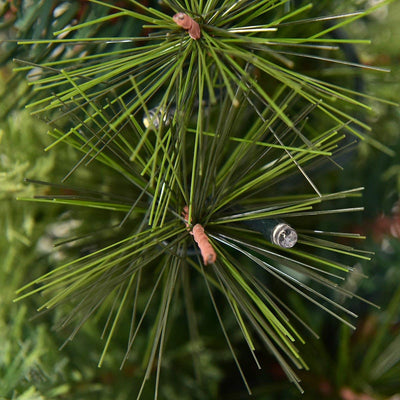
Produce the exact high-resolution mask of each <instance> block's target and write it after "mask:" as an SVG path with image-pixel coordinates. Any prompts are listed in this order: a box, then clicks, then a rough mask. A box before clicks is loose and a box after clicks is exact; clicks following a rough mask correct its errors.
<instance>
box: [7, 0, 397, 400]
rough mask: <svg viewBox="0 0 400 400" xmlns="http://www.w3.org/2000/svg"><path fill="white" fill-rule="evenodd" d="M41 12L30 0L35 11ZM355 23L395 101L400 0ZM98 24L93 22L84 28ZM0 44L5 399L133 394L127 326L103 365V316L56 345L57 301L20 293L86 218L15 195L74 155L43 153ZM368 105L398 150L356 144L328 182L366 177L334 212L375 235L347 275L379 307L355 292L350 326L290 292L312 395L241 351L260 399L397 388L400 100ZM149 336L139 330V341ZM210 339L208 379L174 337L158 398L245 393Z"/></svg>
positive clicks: (53, 176) (328, 185) (386, 393)
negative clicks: (304, 335)
mask: <svg viewBox="0 0 400 400" xmlns="http://www.w3.org/2000/svg"><path fill="white" fill-rule="evenodd" d="M7 3H9V4H7ZM17 3H18V2H8V1H4V0H3V1H0V8H1V7H4V10H3V11H4V14H3V17H2V18H3V19H2V21H3V22H2V24H1V25H0V30H1V31H0V35H1V36H0V39H5V38H9V37H10V36H13V35H20V36H21V35H22V37H23V35H24V34H25V33H26V34H31V33H32V32H31V30H32V29H33V28H30V29H28V30H27V31H26V32H25V31H24V28H25V27H26V26H28V25H29V24H28V22H27V20H23V21H21V20H18V19H15V20H13V18H12V8H10V7H11V6H10V4H11V5H12V4H16V5H15V6H19V5H20V3H18V4H17ZM26 3H27V4H28V5H29V2H26ZM47 3H49V2H47ZM47 3H46V2H45V1H40V2H39V1H38V2H36V3H35V2H33V3H32V5H35V4H36V5H37V6H39V5H41V6H42V7H43V8H44V9H46V7H47V6H48V4H47ZM60 3H61V2H60ZM72 3H73V4H74V6H76V8H75V9H74V12H75V13H79V10H82V7H86V4H85V2H79V1H77V2H72ZM344 3H345V2H343V1H342V2H341V1H335V2H330V3H329V11H330V12H333V11H336V10H337V12H340V11H341V10H342V9H343V8H346V9H347V8H348V7H349V4H347V2H346V4H344ZM366 3H370V4H372V3H375V2H373V1H369V2H366V1H354V2H352V4H353V7H354V8H355V9H357V8H358V7H362V6H364V5H365V4H366ZM49 4H50V3H49ZM25 5H26V4H25ZM80 7H81V8H80ZM10 10H11V11H10ZM36 12H41V13H42V12H43V10H36ZM71 12H72V11H71ZM92 12H93V13H95V14H96V12H97V11H96V10H94V11H92ZM6 13H8V14H6ZM7 15H8V20H7V18H6V17H7ZM34 15H35V14H34V12H33V11H32V14H31V15H30V18H31V19H32V21H33V16H34ZM49 15H50V14H49ZM50 17H51V15H50ZM50 17H49V18H50ZM26 18H28V17H26ZM32 21H31V23H32V24H33V22H32ZM6 22H7V23H6ZM24 24H25V25H24ZM27 24H28V25H27ZM29 26H31V25H29ZM38 29H39V28H38ZM41 29H43V26H42V27H41ZM104 29H110V30H112V29H116V28H115V27H104ZM347 33H348V35H349V36H351V37H358V38H371V39H372V44H371V45H368V46H366V45H363V46H361V45H360V46H358V47H357V49H356V50H357V53H358V56H359V58H360V59H361V61H362V62H363V63H365V64H369V65H374V66H382V67H389V68H390V69H391V73H387V74H382V73H373V74H371V73H369V74H365V75H363V80H364V85H365V91H366V92H367V93H369V94H372V95H374V96H377V97H380V98H384V99H388V100H392V101H395V102H399V101H400V45H399V43H400V1H397V2H396V1H395V2H393V3H392V4H391V5H390V6H389V7H384V8H382V9H381V10H379V11H378V12H376V13H374V14H373V15H371V16H369V17H368V18H367V19H364V20H362V21H359V22H357V23H356V24H353V25H351V26H350V27H349V28H348V30H347ZM93 34H95V33H93V32H87V35H88V36H90V35H93ZM119 34H121V33H120V32H119ZM0 51H1V52H2V53H1V56H2V62H3V64H2V66H1V67H0V68H1V69H0V93H1V102H0V117H1V120H0V199H1V207H0V221H1V222H0V223H1V232H2V235H1V239H0V399H7V400H8V399H19V400H22V399H24V400H28V399H29V400H33V399H46V400H47V399H92V398H93V399H94V398H96V399H115V400H117V399H118V400H119V399H121V400H123V399H131V398H135V396H136V393H137V387H138V384H139V382H140V378H141V374H140V373H138V371H139V370H140V367H141V366H140V360H139V359H136V360H135V359H133V360H132V361H131V362H130V363H129V364H128V366H127V367H125V368H124V369H123V370H122V371H120V369H119V364H120V361H121V359H122V357H123V353H124V350H125V346H126V343H125V340H126V339H125V337H124V335H122V334H121V335H118V334H117V335H116V339H115V340H114V344H113V346H112V348H111V349H110V351H109V353H108V356H107V358H106V362H105V364H104V366H103V367H102V368H101V369H99V368H97V362H98V360H99V357H100V354H101V351H102V341H101V339H99V336H100V334H101V332H100V330H101V326H102V325H101V323H100V322H99V321H98V320H97V319H96V318H94V319H92V320H90V321H89V322H88V323H86V324H85V325H84V326H83V327H82V329H81V332H80V333H79V334H78V336H77V337H76V339H75V340H74V341H72V342H70V343H68V345H67V346H66V347H64V348H63V349H62V350H60V351H59V350H58V348H59V347H60V346H61V345H62V344H63V342H64V340H65V338H66V337H68V333H69V332H62V331H61V332H59V331H57V332H55V331H54V330H53V329H52V326H53V324H54V322H55V321H56V320H57V312H53V313H49V314H44V315H41V316H38V315H37V313H36V311H35V310H36V308H37V307H38V304H39V303H40V299H38V298H35V297H32V298H29V299H28V300H26V301H23V302H19V303H14V302H13V299H14V298H15V290H16V289H17V288H19V287H21V286H22V285H24V284H26V283H27V282H29V281H30V280H33V279H34V278H35V277H37V276H39V275H40V274H42V273H45V272H46V271H47V270H48V269H49V268H50V267H51V266H52V265H55V264H56V263H57V262H58V261H60V260H62V259H65V258H66V257H68V254H64V253H63V251H61V250H58V249H57V248H56V249H55V248H53V246H52V243H53V241H54V240H57V239H63V238H66V237H68V236H69V235H71V234H73V232H74V229H75V227H76V226H78V225H79V224H80V223H81V222H80V218H79V215H74V216H73V217H72V218H71V214H70V211H69V210H68V209H67V208H64V207H61V206H52V207H43V206H41V205H37V204H33V203H24V202H20V201H16V197H18V196H25V197H29V196H32V195H33V194H34V193H36V194H37V190H38V189H37V188H33V186H32V185H31V184H26V183H24V181H23V180H24V178H38V179H41V180H45V181H57V180H58V179H59V176H60V175H62V174H63V172H64V167H63V164H64V161H65V160H69V162H70V161H71V160H73V159H74V157H75V155H74V154H73V152H71V151H70V150H68V149H67V148H65V147H60V148H58V147H56V148H55V149H54V150H52V151H51V152H49V153H44V151H43V149H44V148H45V147H46V145H47V144H49V143H50V139H49V138H48V137H47V136H46V134H45V133H46V131H47V127H46V124H44V123H43V122H41V121H39V120H37V119H34V118H33V117H31V116H30V115H29V113H28V112H27V111H25V110H24V109H23V107H21V106H22V105H23V104H24V103H25V102H26V101H27V100H28V99H29V96H30V94H29V91H28V88H27V86H26V82H25V80H24V79H17V78H16V77H15V76H14V75H13V73H12V68H13V66H14V65H13V63H12V62H10V58H12V57H18V58H23V57H24V54H23V53H22V50H20V49H18V48H16V47H15V46H14V45H10V44H2V45H1V47H0ZM19 52H21V54H19ZM25 55H26V54H25ZM38 57H39V58H40V55H38ZM369 104H370V105H371V107H372V111H371V112H370V113H369V114H368V115H367V116H365V118H367V122H368V123H369V124H370V125H371V127H372V135H373V136H374V137H375V138H377V139H378V140H379V141H381V142H382V143H384V144H385V145H387V146H388V147H389V148H391V149H392V150H393V151H394V153H395V156H393V157H391V156H389V155H387V154H385V153H384V152H380V151H379V150H376V149H374V148H372V147H371V146H369V145H367V144H365V143H360V144H359V145H358V147H357V148H356V149H355V150H354V151H353V152H351V153H350V154H349V155H348V159H347V161H346V165H345V172H344V173H337V172H330V171H327V172H326V174H325V175H324V188H325V189H326V190H334V189H345V188H349V187H358V186H364V187H365V192H364V197H363V200H362V201H363V205H364V206H365V212H364V213H362V215H359V216H358V220H357V221H355V220H354V219H351V220H346V218H341V219H340V220H338V221H335V223H336V224H337V225H338V226H341V227H342V228H343V229H345V230H347V231H354V232H360V233H363V234H365V235H366V236H367V240H366V241H365V242H364V243H363V244H362V247H363V248H364V249H365V250H368V251H374V252H375V253H376V255H375V256H374V257H373V260H372V261H371V262H361V263H359V264H357V265H355V266H354V267H355V268H356V269H357V270H358V271H362V272H363V273H364V274H366V275H368V279H362V280H360V279H358V278H357V275H355V276H353V277H350V278H349V280H348V281H347V282H346V285H348V287H351V288H352V289H357V294H359V295H360V296H362V297H365V298H367V299H368V300H369V301H371V302H373V303H375V304H378V305H379V306H380V307H381V309H380V310H377V309H376V308H374V307H372V306H369V305H365V304H364V303H362V304H361V303H358V302H357V301H353V302H352V304H351V308H352V309H353V310H355V312H356V313H358V314H359V319H358V322H357V326H358V329H357V331H356V332H354V333H353V332H351V331H350V330H349V329H348V328H346V327H342V326H340V324H339V323H337V322H336V321H333V320H332V318H331V317H329V315H327V314H324V313H323V312H322V311H318V312H316V311H315V309H312V310H309V309H308V308H307V306H306V305H304V304H303V303H302V302H300V301H299V300H298V299H297V298H296V297H294V296H293V298H290V301H291V304H292V306H293V307H294V308H295V309H296V310H297V312H298V313H299V314H300V315H301V316H302V317H303V318H304V319H305V320H306V321H307V322H309V323H310V325H311V326H312V327H313V328H314V329H315V331H316V332H317V333H318V334H319V335H320V337H321V338H320V339H319V340H316V339H314V338H311V337H310V338H309V340H308V342H307V343H306V345H304V346H303V348H302V349H301V351H302V352H303V354H304V355H305V359H306V360H307V362H308V363H309V366H310V371H309V372H304V373H302V375H301V377H302V379H303V387H304V389H305V394H304V395H300V394H299V393H298V392H296V390H295V389H294V388H293V387H291V385H290V384H289V383H288V382H286V379H285V377H284V376H283V374H282V372H281V370H280V368H279V367H278V365H277V364H276V362H275V361H274V360H273V359H272V358H270V356H269V355H264V357H265V359H264V360H263V365H264V369H263V370H262V371H257V370H254V371H253V369H252V367H250V366H249V367H248V366H247V365H246V361H245V362H244V366H245V369H246V370H248V374H249V375H250V378H249V381H250V384H251V387H252V388H253V390H254V395H253V397H252V398H253V399H257V400H259V399H260V400H261V399H293V398H304V399H343V400H352V399H353V400H368V399H369V400H371V399H392V400H395V399H399V398H400V291H399V282H400V201H399V193H400V156H399V155H400V109H399V108H397V107H394V106H390V105H385V104H383V103H380V102H377V101H374V100H370V101H369ZM43 190H44V189H43ZM128 322H129V321H128ZM177 323H178V324H179V321H177ZM182 323H183V322H182ZM213 323H214V322H213ZM127 329H129V328H128V326H127ZM145 341H146V336H145V335H144V334H143V337H141V338H140V339H139V342H142V343H143V342H145ZM207 341H208V343H209V348H206V349H203V350H204V351H203V355H202V367H203V368H204V369H205V371H207V372H206V375H207V381H206V382H203V383H202V384H201V385H199V384H198V383H197V382H195V380H194V378H193V377H192V374H191V372H190V368H191V361H190V351H191V350H192V349H191V347H190V346H191V345H182V344H178V345H177V347H176V348H174V350H173V351H171V350H169V351H168V352H167V353H166V356H165V368H164V369H165V371H164V372H163V383H162V391H161V394H160V398H163V399H164V398H165V399H204V400H205V399H227V400H228V399H229V400H234V399H247V398H249V397H248V395H247V393H246V391H245V389H244V387H243V385H242V384H241V382H240V379H239V378H238V373H237V371H236V369H235V366H234V364H233V362H232V361H231V358H230V355H229V352H228V350H227V349H226V345H225V343H224V341H223V338H214V337H213V336H212V335H210V337H209V338H207ZM238 346H239V354H241V353H244V352H245V350H246V349H241V348H240V345H238ZM247 367H248V368H247ZM148 388H149V392H148V393H147V392H145V393H144V395H143V398H144V399H150V398H152V396H153V395H152V393H151V385H148ZM396 396H397V397H396Z"/></svg>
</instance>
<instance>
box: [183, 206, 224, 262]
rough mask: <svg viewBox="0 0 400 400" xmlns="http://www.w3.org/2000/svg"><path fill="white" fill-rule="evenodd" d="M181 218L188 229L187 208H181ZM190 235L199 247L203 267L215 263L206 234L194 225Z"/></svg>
mask: <svg viewBox="0 0 400 400" xmlns="http://www.w3.org/2000/svg"><path fill="white" fill-rule="evenodd" d="M182 216H183V218H184V219H185V224H186V227H187V228H188V229H190V227H189V221H188V219H189V208H188V206H185V207H183V211H182ZM190 234H191V235H193V239H194V240H195V242H196V243H197V246H199V249H200V253H201V256H202V257H203V263H204V265H208V264H212V263H215V261H216V260H217V253H216V252H215V250H214V247H212V244H211V243H210V241H209V239H208V236H207V234H206V233H205V232H204V228H203V227H202V225H200V224H196V225H195V226H194V227H193V229H192V230H191V231H190Z"/></svg>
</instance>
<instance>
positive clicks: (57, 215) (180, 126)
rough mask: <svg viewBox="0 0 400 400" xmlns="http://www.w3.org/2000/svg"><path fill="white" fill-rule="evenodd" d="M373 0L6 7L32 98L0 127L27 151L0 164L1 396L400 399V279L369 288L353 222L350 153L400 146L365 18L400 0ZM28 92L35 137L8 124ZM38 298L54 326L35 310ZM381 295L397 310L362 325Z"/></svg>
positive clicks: (9, 37) (14, 53)
mask: <svg viewBox="0 0 400 400" xmlns="http://www.w3.org/2000/svg"><path fill="white" fill-rule="evenodd" d="M50 3H51V4H50ZM357 4H358V3H357V2H354V4H353V2H349V3H346V4H344V3H343V2H339V1H338V2H336V1H335V2H332V3H330V4H329V7H327V6H326V4H325V6H324V5H322V4H321V3H319V2H315V4H314V3H313V2H302V1H287V0H282V1H274V0H263V1H253V0H243V1H230V0H221V1H216V0H210V1H203V0H190V1H189V0H185V1H177V0H164V1H162V2H150V1H149V2H138V1H134V0H130V1H122V2H103V1H98V0H90V1H65V2H57V1H55V2H46V1H40V2H37V3H35V4H34V5H32V4H31V3H30V2H29V1H27V2H23V1H21V2H18V1H16V2H12V1H11V2H6V4H4V5H2V7H3V10H2V13H3V20H4V22H3V24H2V25H1V27H0V29H1V30H2V32H3V33H2V35H3V37H4V38H5V39H6V40H5V41H4V43H3V44H2V48H3V49H5V50H6V51H5V52H4V56H3V61H9V60H10V58H11V57H13V58H15V60H14V61H15V67H14V69H13V72H12V73H11V72H10V71H9V69H5V70H4V71H7V76H6V77H5V81H6V85H5V88H4V89H3V92H4V93H5V94H4V98H5V99H10V95H9V94H6V92H7V90H9V88H10V87H11V88H13V89H14V88H15V91H16V92H17V93H19V95H18V96H14V98H13V99H12V100H11V101H10V102H8V104H7V105H6V106H5V107H2V115H4V116H7V118H8V119H7V121H11V122H7V124H8V125H7V124H6V125H5V128H3V131H2V132H3V136H5V135H8V138H7V143H10V144H11V143H12V145H13V146H19V145H18V144H17V142H18V140H19V138H18V139H17V136H16V135H18V133H17V132H18V130H21V131H24V134H25V135H26V140H27V143H29V142H32V143H33V145H32V146H26V147H22V146H21V147H18V148H19V150H18V152H16V153H15V154H13V157H11V158H10V156H7V157H8V158H7V157H6V158H3V159H2V166H3V168H5V170H6V171H7V172H6V174H5V175H4V177H5V180H4V182H5V186H4V190H2V193H5V196H6V197H7V207H10V210H11V211H9V212H7V214H4V217H5V221H6V223H5V226H6V232H7V235H8V236H7V241H8V243H13V245H12V246H11V247H10V250H7V252H8V253H9V254H10V255H9V256H8V259H9V261H8V262H7V263H6V264H5V265H6V267H5V269H4V271H5V272H4V273H5V274H6V275H5V276H8V275H10V276H11V275H12V276H13V277H14V278H13V279H15V283H16V284H14V285H12V286H13V290H16V291H17V294H16V296H15V299H14V300H16V301H17V305H13V310H16V311H15V319H11V320H10V321H7V318H8V317H6V316H4V317H2V318H3V319H2V324H3V325H4V327H5V328H4V330H3V332H4V341H5V342H6V343H7V346H8V347H6V351H5V352H4V353H3V356H2V366H1V367H2V369H3V371H6V373H5V377H4V378H3V381H2V391H3V392H4V394H3V393H0V395H2V396H4V398H7V399H8V398H18V399H23V398H27V399H33V398H61V397H64V398H65V397H66V396H67V397H68V398H91V397H95V398H99V397H100V398H104V399H106V398H110V397H111V396H112V397H117V398H121V399H124V398H132V396H133V397H134V398H145V399H147V398H155V399H157V398H159V399H162V398H165V399H172V398H177V397H179V398H182V399H185V398H187V399H210V398H229V399H233V398H246V397H245V395H243V392H247V396H248V394H251V393H252V392H253V391H254V394H255V396H259V398H265V396H269V397H268V398H275V396H277V398H283V397H282V396H285V395H289V396H292V398H293V397H296V396H300V393H301V392H303V386H306V394H305V396H309V398H315V397H312V396H325V397H327V398H337V397H335V396H340V398H343V399H344V400H347V399H350V398H354V399H357V398H361V396H363V395H364V396H370V398H381V397H379V396H390V395H392V394H394V393H398V391H399V388H398V384H397V383H396V379H395V378H394V377H395V376H396V374H397V371H398V361H399V357H398V356H397V355H396V354H398V351H399V339H398V332H396V331H393V330H392V331H391V330H390V329H393V324H394V323H395V321H396V318H397V317H398V313H397V309H398V303H399V294H398V290H397V291H396V290H392V292H393V294H392V298H391V301H390V302H389V305H388V306H387V311H385V312H384V313H383V314H380V311H374V310H376V309H377V308H379V307H378V306H377V305H376V304H374V303H375V302H374V301H371V300H370V298H369V297H370V295H371V293H372V292H373V291H372V290H364V291H363V290H359V291H357V292H356V289H357V286H359V283H358V282H360V281H361V280H362V279H363V278H364V277H365V274H364V272H363V271H362V270H360V267H359V265H364V264H365V263H366V264H367V265H368V262H369V261H370V260H371V258H372V257H373V254H374V251H371V250H375V248H374V249H371V248H368V247H367V246H365V247H363V245H362V242H363V239H365V235H364V232H360V231H359V230H358V229H353V228H354V226H355V225H356V222H354V225H353V227H351V226H350V224H349V221H351V219H350V218H352V221H356V217H351V216H352V215H353V214H360V213H361V212H362V211H363V207H362V202H361V195H362V192H363V189H364V188H363V185H364V184H365V183H364V182H351V185H353V186H351V185H349V183H350V182H349V181H350V179H348V181H347V183H346V184H345V185H340V184H338V183H337V181H338V177H339V176H340V175H343V172H342V170H343V169H344V170H345V171H346V170H348V169H350V170H351V169H352V168H354V167H353V163H354V162H356V161H355V160H354V155H352V154H354V151H355V150H354V149H355V148H357V147H359V148H361V149H364V152H365V154H366V153H368V152H370V151H372V150H370V149H374V150H373V151H374V152H375V153H374V154H377V153H378V152H379V154H384V157H387V158H388V157H389V156H393V155H395V153H396V151H395V147H394V146H390V145H388V143H386V142H385V140H379V139H382V137H381V138H380V137H379V136H378V137H376V135H374V132H373V129H372V127H373V123H371V115H373V112H374V110H375V108H374V107H377V108H378V109H379V108H380V109H381V110H383V109H387V110H389V111H388V112H394V113H396V112H397V111H398V110H397V108H396V107H397V104H396V100H397V99H396V98H395V96H394V98H393V96H392V97H391V96H386V93H381V92H378V91H377V90H375V91H372V93H369V92H368V91H367V87H368V86H369V85H370V82H374V81H379V79H382V80H383V79H384V78H381V76H385V75H386V76H387V75H388V74H389V68H387V66H386V65H375V63H373V62H369V63H367V62H364V61H363V54H365V53H363V52H362V51H361V52H358V51H357V49H358V47H357V46H368V45H369V40H368V39H366V38H365V37H364V35H362V36H363V37H357V33H356V32H357V29H355V28H354V26H356V27H360V26H362V24H364V23H365V24H367V25H368V20H369V19H370V18H373V16H374V15H375V14H376V13H377V12H379V11H380V10H388V9H389V8H390V9H391V7H393V9H396V8H395V5H396V3H395V2H393V1H387V0H386V1H381V2H379V3H378V4H373V5H370V4H367V3H363V4H362V8H363V9H362V10H361V11H360V8H359V7H358V8H357V7H356V6H357ZM49 5H51V7H49ZM328 11H329V12H328ZM35 16H36V17H37V16H40V18H34V17H35ZM370 23H372V22H370ZM25 76H26V78H25ZM25 79H27V80H28V84H26V82H25ZM9 85H11V86H9ZM23 105H26V108H27V109H28V111H29V112H30V114H31V116H30V117H29V119H28V118H27V121H29V123H30V124H32V126H33V125H35V131H34V132H33V131H32V130H31V128H26V130H24V129H23V127H22V125H21V126H19V127H17V126H15V125H13V126H11V125H12V124H15V122H12V121H15V120H17V121H18V118H25V117H24V116H25V115H26V114H24V113H23V112H22V111H21V110H19V107H21V106H23ZM393 110H396V111H393ZM25 112H26V111H25ZM33 118H35V119H33ZM36 120H39V121H40V124H38V123H37V122H33V121H36ZM44 122H45V123H47V127H46V128H44V125H42V123H43V124H44ZM10 124H11V125H10ZM36 124H38V125H37V126H36ZM45 131H47V133H48V136H47V137H44V135H43V133H45ZM39 132H40V133H39ZM24 137H25V136H24ZM2 140H4V139H3V138H2ZM397 143H398V142H397ZM366 146H368V147H366ZM9 148H11V145H10V146H9ZM38 148H40V149H43V148H44V150H45V153H41V154H40V155H39V153H40V151H41V150H40V151H39V150H38ZM366 149H368V150H366ZM5 154H12V151H11V150H8V151H6V152H5ZM357 162H360V161H357ZM361 162H363V161H361ZM396 171H397V169H396V166H395V165H394V166H391V167H390V168H388V169H387V171H386V175H387V178H386V179H393V176H396V173H397V172H396ZM356 177H357V174H354V181H356ZM23 178H25V185H26V186H23V185H22V181H23ZM33 190H35V191H34V192H33V193H32V191H33ZM14 196H17V197H18V202H17V205H16V206H14V203H13V202H12V203H11V202H10V201H9V199H10V198H11V197H14ZM14 207H15V208H14ZM394 212H395V211H394ZM13 213H14V214H15V220H16V221H18V222H17V223H18V224H21V226H22V229H20V228H18V229H17V228H15V222H14V221H13V222H10V221H12V219H11V218H12V215H13ZM344 221H345V223H344ZM391 223H392V225H391V226H393V225H394V222H393V221H392V222H391ZM278 226H284V227H285V231H284V232H283V233H282V232H281V231H280V232H281V236H279V237H276V236H274V235H275V233H274V232H276V231H275V229H277V228H276V227H278ZM282 235H283V236H282ZM18 241H19V242H20V243H19V244H14V243H16V242H18ZM18 246H19V247H21V246H22V247H21V248H22V250H19V247H18ZM370 247H371V246H370ZM372 247H373V246H372ZM391 249H392V250H393V249H396V245H395V244H394V245H393V244H392V247H391ZM19 251H21V255H20V257H19V259H20V261H19V263H20V266H21V272H19V273H16V272H15V273H14V272H13V271H12V266H13V265H16V263H17V261H16V254H18V252H19ZM394 253H395V254H396V252H395V250H394ZM392 258H393V260H396V258H395V257H392ZM21 260H23V261H21ZM395 262H396V261H395ZM26 270H29V274H26V273H25V272H24V271H26ZM11 272H13V274H12V273H11ZM19 274H21V275H19ZM370 275H372V276H374V275H375V273H374V272H373V273H372V274H371V273H370ZM382 280H383V281H385V279H384V278H382ZM354 282H355V283H354ZM383 284H384V283H383ZM367 285H368V284H367ZM17 286H19V288H18V289H17ZM372 286H373V285H372ZM5 299H6V302H9V301H11V300H10V299H11V295H9V294H8V295H7V296H5ZM22 300H23V301H24V302H26V301H27V302H28V304H30V305H32V307H33V304H35V305H36V307H37V309H38V311H39V313H38V317H39V318H41V320H42V321H43V324H44V325H35V322H34V321H33V322H29V323H27V322H26V321H24V318H25V315H26V313H27V312H28V311H27V306H26V305H24V306H19V307H18V305H20V304H23V303H22ZM385 301H387V298H384V299H383V302H385ZM365 309H369V310H371V311H370V312H371V314H370V315H368V318H372V317H371V316H372V315H377V316H378V317H376V318H377V319H380V320H382V323H381V324H380V325H379V327H378V328H376V332H374V333H373V334H371V333H369V332H368V331H367V330H363V326H362V327H361V330H360V333H358V332H357V331H356V333H354V334H351V333H350V332H351V331H352V330H354V329H355V327H356V318H357V315H358V314H361V315H362V314H363V313H364V315H365V311H364V310H365ZM368 318H367V317H365V319H363V320H364V324H365V326H366V325H367V323H368ZM50 324H51V325H52V326H53V328H54V329H55V331H56V332H58V333H57V336H56V338H57V339H55V338H54V337H53V338H51V339H47V338H48V337H49V333H48V332H46V330H45V328H43V326H46V325H47V326H49V325H50ZM376 324H378V323H377V322H376ZM23 329H26V330H27V331H28V332H29V334H28V335H27V336H28V338H26V339H22V338H23V336H24V335H23V334H22V333H21V332H22V330H23ZM327 329H328V330H329V329H331V330H333V331H334V332H335V335H330V334H329V335H328V337H329V340H328V341H327V340H326V330H327ZM15 332H17V333H15ZM365 332H366V333H365ZM13 335H14V336H15V337H17V338H18V341H19V342H21V344H19V345H18V346H15V343H13V342H12V341H10V339H7V338H9V337H10V336H13ZM357 335H359V336H357ZM363 335H364V336H363ZM368 335H370V336H368ZM371 335H372V336H371ZM374 335H375V336H374ZM333 336H334V337H336V339H332V337H333ZM97 337H98V338H100V337H101V339H102V343H101V341H100V339H97ZM318 337H321V340H320V341H319V342H317V343H319V344H318V345H316V344H315V341H316V340H317V338H318ZM371 337H372V339H370V338H371ZM61 338H62V340H61ZM353 338H354V339H353ZM352 340H355V341H356V343H357V344H358V345H357V346H352V344H351V341H352ZM44 341H48V348H47V349H46V350H45V347H44V346H43V342H44ZM55 341H57V342H58V344H59V345H60V346H61V352H60V353H59V356H55V351H54V349H53V347H54V345H53V343H54V342H55ZM327 342H328V343H327ZM332 343H334V344H335V346H336V347H334V348H335V349H336V352H335V353H334V354H332V353H331V351H330V349H329V347H328V348H324V346H325V345H326V346H332ZM366 343H370V344H371V349H370V350H369V351H367V352H365V351H364V349H365V345H366ZM318 346H319V347H318ZM69 349H71V350H69ZM349 353H350V354H349ZM26 354H28V355H29V356H30V357H26V356H25V355H26ZM12 359H13V361H12ZM31 360H32V361H31ZM49 364H53V365H55V368H54V371H55V372H54V373H52V372H51V370H49ZM95 365H98V366H99V367H102V368H101V369H100V370H99V371H100V372H94V370H93V367H94V366H95ZM360 365H361V367H360V368H359V366H360ZM357 368H359V371H357V372H356V373H355V372H354V369H357ZM36 370H38V371H40V374H41V375H42V376H43V379H42V380H41V378H40V377H39V378H37V377H36V378H35V377H34V378H30V377H31V375H32V374H33V375H35V371H36ZM102 371H103V372H102ZM332 371H334V373H332ZM346 371H348V372H349V373H348V374H346ZM36 375H37V374H36ZM315 377H317V379H316V378H315ZM126 381H129V384H127V383H126ZM287 382H289V383H290V384H288V383H287ZM303 382H304V384H303ZM312 382H314V383H312ZM351 396H353V397H351ZM373 396H375V397H373ZM257 398H258V397H257ZM382 398H384V397H382Z"/></svg>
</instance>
